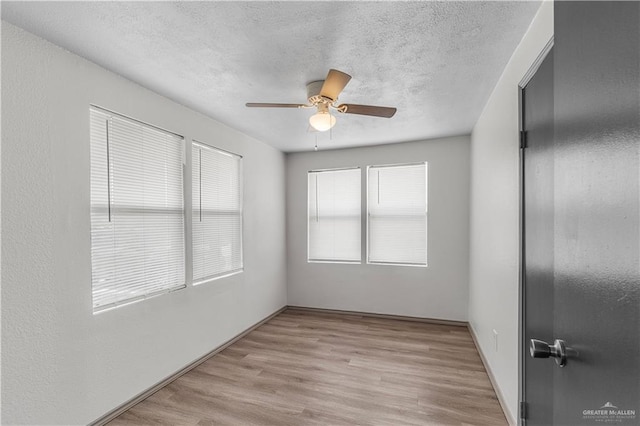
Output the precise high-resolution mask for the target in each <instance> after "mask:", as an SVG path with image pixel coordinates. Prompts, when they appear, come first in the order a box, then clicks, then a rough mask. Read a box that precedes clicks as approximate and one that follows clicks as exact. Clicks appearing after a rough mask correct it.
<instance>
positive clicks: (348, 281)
mask: <svg viewBox="0 0 640 426" xmlns="http://www.w3.org/2000/svg"><path fill="white" fill-rule="evenodd" d="M423 160H425V161H428V162H429V188H428V191H429V216H428V243H427V244H428V247H427V249H428V258H429V259H428V263H429V266H428V267H427V268H419V267H407V266H404V267H403V266H386V265H367V264H360V265H353V264H326V263H308V262H307V243H306V239H307V172H308V171H309V170H315V169H326V168H337V167H348V166H360V167H362V169H363V170H365V169H366V166H367V165H376V164H393V163H407V162H416V161H423ZM363 179H364V175H363ZM365 194H366V191H363V202H364V200H365ZM365 219H366V216H364V215H363V222H365V221H366V220H365ZM363 226H364V225H363ZM362 235H363V236H364V235H365V232H364V229H363V232H362ZM287 253H288V255H287V287H288V300H289V304H290V305H297V306H307V307H316V308H329V309H341V310H351V311H360V312H373V313H383V314H394V315H406V316H413V317H423V318H425V317H426V318H439V319H447V320H460V321H466V319H467V291H468V259H469V137H468V136H461V137H452V138H443V139H434V140H428V141H422V142H409V143H402V144H392V145H381V146H374V147H368V148H352V149H342V150H329V151H318V152H308V153H295V154H288V155H287Z"/></svg>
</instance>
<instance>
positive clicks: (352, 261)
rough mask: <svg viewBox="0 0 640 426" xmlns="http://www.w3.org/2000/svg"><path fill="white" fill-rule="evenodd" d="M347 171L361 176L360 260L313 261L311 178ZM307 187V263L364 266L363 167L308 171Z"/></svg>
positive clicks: (359, 216)
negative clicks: (311, 247)
mask: <svg viewBox="0 0 640 426" xmlns="http://www.w3.org/2000/svg"><path fill="white" fill-rule="evenodd" d="M346 170H357V171H358V174H359V179H358V180H359V184H360V185H359V186H360V189H359V191H360V197H359V200H358V201H359V205H360V208H359V215H358V219H359V224H358V227H359V230H360V231H359V232H360V238H359V245H360V249H359V255H360V256H359V259H358V260H344V259H312V258H311V256H310V246H311V234H310V232H311V228H310V226H309V220H310V218H311V211H310V207H311V206H310V197H311V193H310V192H309V177H310V176H311V174H312V173H323V172H339V171H346ZM306 186H307V200H306V201H307V215H306V218H305V219H306V226H307V233H306V234H307V253H306V259H307V263H320V264H322V263H324V264H345V265H361V264H362V167H361V166H350V167H337V168H326V169H313V170H308V171H307V182H306Z"/></svg>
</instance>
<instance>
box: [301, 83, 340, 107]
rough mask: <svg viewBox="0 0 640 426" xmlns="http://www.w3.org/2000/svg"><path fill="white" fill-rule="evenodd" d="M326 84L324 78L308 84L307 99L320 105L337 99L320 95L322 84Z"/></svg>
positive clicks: (312, 103) (313, 103)
mask: <svg viewBox="0 0 640 426" xmlns="http://www.w3.org/2000/svg"><path fill="white" fill-rule="evenodd" d="M323 84H324V80H318V81H312V82H311V83H309V84H307V99H308V100H309V104H311V105H318V104H321V103H328V104H331V103H333V102H334V101H335V99H329V98H326V97H324V96H320V90H322V85H323Z"/></svg>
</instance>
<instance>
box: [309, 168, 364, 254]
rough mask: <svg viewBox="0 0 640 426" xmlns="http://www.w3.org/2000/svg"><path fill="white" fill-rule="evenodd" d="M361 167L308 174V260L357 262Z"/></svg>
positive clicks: (358, 251)
mask: <svg viewBox="0 0 640 426" xmlns="http://www.w3.org/2000/svg"><path fill="white" fill-rule="evenodd" d="M360 182H361V178H360V169H359V168H355V169H343V170H325V171H312V172H309V175H308V221H309V228H308V230H309V235H308V244H309V247H308V249H309V252H308V260H309V261H311V262H312V261H322V262H358V263H359V262H360V257H361V254H360V252H361V250H360V234H361V232H360V226H361V225H360V216H361V213H360V210H361V183H360Z"/></svg>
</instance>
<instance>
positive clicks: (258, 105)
mask: <svg viewBox="0 0 640 426" xmlns="http://www.w3.org/2000/svg"><path fill="white" fill-rule="evenodd" d="M245 105H246V106H248V107H249V108H303V107H305V106H306V105H304V104H267V103H256V102H248V103H246V104H245Z"/></svg>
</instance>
